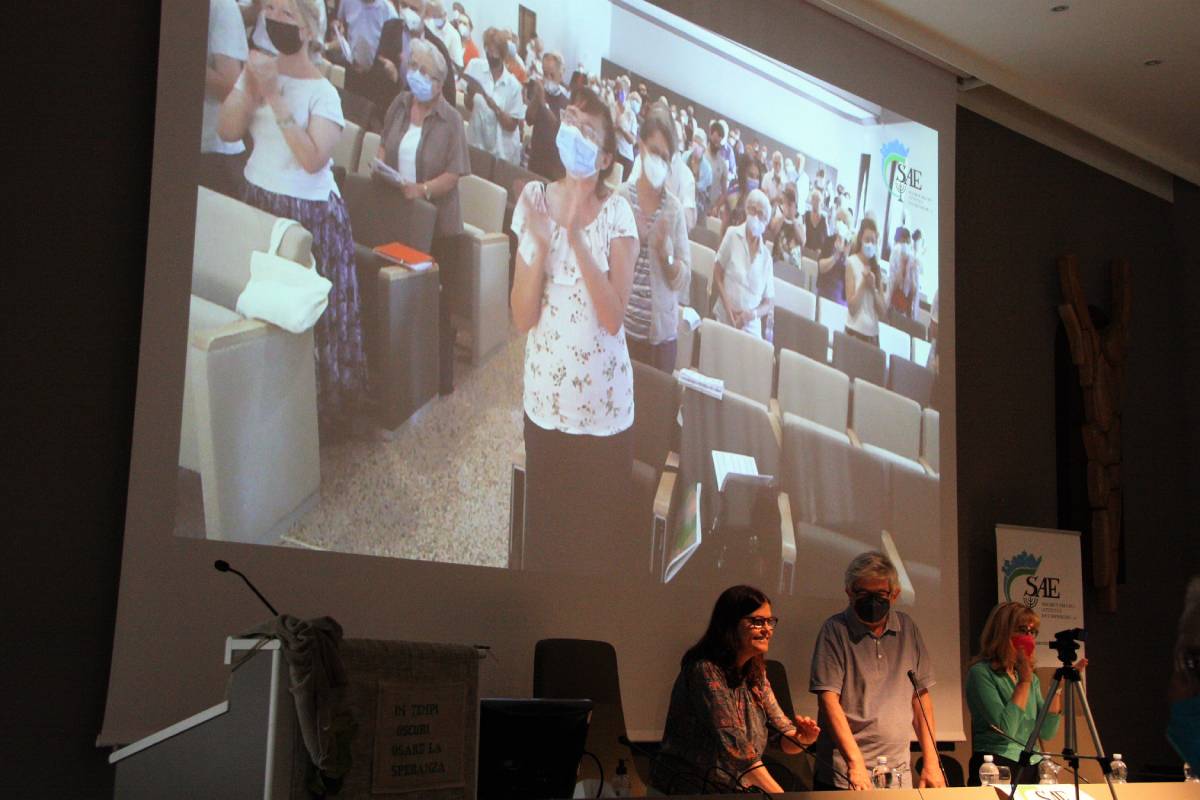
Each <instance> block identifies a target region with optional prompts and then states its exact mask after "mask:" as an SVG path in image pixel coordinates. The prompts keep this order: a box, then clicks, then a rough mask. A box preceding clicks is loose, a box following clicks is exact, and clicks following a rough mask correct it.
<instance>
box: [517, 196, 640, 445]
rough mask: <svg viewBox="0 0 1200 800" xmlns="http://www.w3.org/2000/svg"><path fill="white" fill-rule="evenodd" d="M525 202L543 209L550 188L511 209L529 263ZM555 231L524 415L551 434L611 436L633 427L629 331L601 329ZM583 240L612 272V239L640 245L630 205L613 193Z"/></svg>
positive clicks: (533, 336)
mask: <svg viewBox="0 0 1200 800" xmlns="http://www.w3.org/2000/svg"><path fill="white" fill-rule="evenodd" d="M525 195H528V198H526V197H525ZM526 200H528V201H530V202H531V204H532V206H533V207H534V208H539V209H545V208H546V187H545V184H542V183H538V182H534V181H530V182H529V183H528V184H526V186H525V190H524V192H523V196H522V198H521V200H520V201H518V202H517V204H516V207H515V208H514V209H513V218H512V231H513V233H514V234H515V235H516V237H517V250H518V252H519V253H521V255H522V257H524V258H525V259H526V261H527V262H528V261H530V260H532V256H533V247H534V244H533V239H532V235H526V233H525V208H526V206H525V201H526ZM550 230H551V234H550V237H551V240H550V252H549V253H548V254H547V255H546V261H545V269H546V273H547V274H546V282H545V288H544V289H543V291H542V310H541V315H540V316H539V317H538V323H537V325H536V326H534V327H533V328H532V329H531V330H530V331H529V336H528V338H527V339H526V341H525V413H526V414H527V415H528V416H529V418H530V419H531V420H533V421H534V423H536V424H537V425H538V426H539V427H541V428H544V429H546V430H559V431H562V432H564V433H572V434H589V435H592V436H612V435H614V434H617V433H620V432H621V431H624V430H625V429H627V428H628V427H629V426H631V425H632V424H633V369H632V367H631V366H630V363H629V350H628V349H627V348H626V346H625V328H624V326H622V327H621V328H620V329H619V330H617V332H616V333H615V334H610V333H608V332H607V331H606V330H604V328H603V327H602V326H601V325H600V321H599V319H598V318H597V316H596V307H595V305H594V304H593V302H592V297H591V295H590V294H589V293H588V289H587V285H586V284H585V283H584V281H583V276H582V275H581V274H580V272H579V266H578V264H576V261H575V256H574V255H573V254H572V252H571V248H570V245H569V244H568V242H567V232H566V230H565V229H563V228H561V227H560V226H559V225H558V224H557V223H556V222H554V221H553V220H551V222H550ZM583 233H584V237H585V239H586V240H587V243H588V247H589V249H590V250H591V252H592V256H593V258H594V259H595V261H596V264H597V266H599V268H600V269H601V270H602V271H604V272H608V256H609V251H610V249H611V245H612V241H613V239H619V238H622V237H625V236H628V237H631V238H632V239H633V240H634V241H635V242H636V241H637V238H638V233H637V223H636V222H635V221H634V218H633V211H632V209H630V207H629V202H628V201H627V200H626V199H625V198H623V197H621V196H620V195H618V194H616V193H613V194H610V195H609V196H608V198H607V199H606V200H605V201H604V205H603V206H601V208H600V213H599V214H597V215H596V219H595V220H593V221H592V223H591V224H590V225H588V226H587V227H585V228H584V231H583Z"/></svg>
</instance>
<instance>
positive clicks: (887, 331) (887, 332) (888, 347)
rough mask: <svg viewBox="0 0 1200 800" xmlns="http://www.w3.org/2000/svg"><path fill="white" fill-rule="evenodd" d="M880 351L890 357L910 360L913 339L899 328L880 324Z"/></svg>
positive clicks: (884, 323)
mask: <svg viewBox="0 0 1200 800" xmlns="http://www.w3.org/2000/svg"><path fill="white" fill-rule="evenodd" d="M879 349H880V350H882V351H883V352H885V353H887V354H888V355H889V356H900V357H901V358H909V357H910V356H911V355H912V337H911V336H909V335H908V334H907V333H905V332H904V331H902V330H900V329H899V328H894V327H892V326H891V325H889V324H887V323H886V322H880V323H879Z"/></svg>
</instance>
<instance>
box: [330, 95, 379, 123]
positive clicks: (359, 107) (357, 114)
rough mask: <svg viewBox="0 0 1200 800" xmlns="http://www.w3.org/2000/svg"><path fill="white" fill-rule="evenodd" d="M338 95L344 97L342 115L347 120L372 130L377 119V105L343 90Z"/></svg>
mask: <svg viewBox="0 0 1200 800" xmlns="http://www.w3.org/2000/svg"><path fill="white" fill-rule="evenodd" d="M338 94H340V95H341V97H342V114H343V115H344V116H345V117H346V119H348V120H351V121H352V122H355V123H357V124H358V125H360V126H362V127H363V128H366V129H368V130H370V128H371V123H372V121H373V120H374V119H375V104H374V103H372V102H371V101H370V100H368V99H367V98H365V97H363V96H361V95H357V94H354V93H353V92H347V91H345V90H342V91H340V92H338Z"/></svg>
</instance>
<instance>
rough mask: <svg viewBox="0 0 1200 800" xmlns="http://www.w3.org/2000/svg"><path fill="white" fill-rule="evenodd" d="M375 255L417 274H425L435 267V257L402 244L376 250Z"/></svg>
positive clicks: (391, 243)
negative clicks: (425, 271)
mask: <svg viewBox="0 0 1200 800" xmlns="http://www.w3.org/2000/svg"><path fill="white" fill-rule="evenodd" d="M375 254H376V255H378V256H382V257H383V258H386V259H387V260H388V261H391V262H392V263H393V264H399V265H400V266H402V267H405V268H406V269H411V270H413V271H415V272H423V271H424V270H427V269H429V268H430V267H432V266H433V256H431V255H429V254H428V253H422V252H421V251H420V250H417V249H416V248H413V247H409V246H408V245H406V244H401V243H400V242H389V243H387V244H381V245H379V246H378V247H376V248H375Z"/></svg>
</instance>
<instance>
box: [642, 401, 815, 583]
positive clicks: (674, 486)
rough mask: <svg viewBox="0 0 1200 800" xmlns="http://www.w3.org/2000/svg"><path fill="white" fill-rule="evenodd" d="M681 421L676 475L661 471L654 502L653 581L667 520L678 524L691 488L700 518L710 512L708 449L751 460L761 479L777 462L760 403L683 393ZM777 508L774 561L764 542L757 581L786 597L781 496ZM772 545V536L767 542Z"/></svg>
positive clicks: (792, 556) (787, 545)
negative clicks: (760, 579)
mask: <svg viewBox="0 0 1200 800" xmlns="http://www.w3.org/2000/svg"><path fill="white" fill-rule="evenodd" d="M682 416H683V428H682V431H681V434H680V452H679V458H678V463H679V471H678V473H677V474H676V473H672V472H671V471H664V472H663V474H662V478H661V479H660V482H659V491H658V493H657V495H656V497H655V509H654V516H655V528H654V530H655V538H654V539H653V541H652V542H651V558H652V563H653V565H654V573H655V576H656V577H659V578H660V579H661V576H662V575H663V569H664V567H665V566H666V564H665V552H666V551H665V547H666V541H667V537H668V536H669V535H674V533H675V532H674V531H673V530H669V529H668V527H667V523H668V521H670V522H671V523H672V524H675V523H676V522H677V521H678V518H679V513H678V512H679V509H680V505H681V504H682V502H683V499H684V497H685V496H686V495H687V493H688V490H689V488H691V487H694V486H695V485H696V484H697V483H700V484H702V485H703V489H702V491H701V497H702V505H703V506H704V513H705V514H711V513H713V511H714V510H715V508H716V506H715V503H714V502H713V501H714V499H715V498H716V497H717V496H718V493H717V487H716V484H715V476H714V472H713V467H712V451H713V450H723V451H726V452H731V453H740V454H743V455H748V456H752V457H753V458H754V460H755V462H756V464H757V466H758V471H759V473H760V474H763V475H774V476H778V475H779V470H780V463H781V462H780V447H781V442H782V434H781V430H780V426H779V421H778V419H777V418H776V417H775V415H773V414H772V413H771V412H770V411H768V410H767V407H766V406H765V405H764V404H762V403H758V402H756V401H754V400H751V399H749V398H747V397H745V396H743V395H740V394H737V393H736V392H732V391H730V390H728V389H726V391H725V393H724V396H723V397H722V398H721V399H717V398H714V397H709V396H708V395H704V394H701V393H699V392H696V391H692V390H688V389H685V390H684V392H683V411H682ZM705 498H707V499H705ZM778 504H779V514H780V530H779V540H778V542H777V546H778V548H779V552H778V561H776V560H775V552H774V550H773V549H770V543H769V544H768V550H767V551H764V556H765V557H766V558H769V559H770V560H771V561H770V563H769V564H767V565H765V566H764V568H763V569H764V572H763V575H762V576H761V577H763V578H765V579H767V580H769V581H770V583H771V584H772V585H773V586H778V588H779V590H780V591H782V592H785V593H788V594H790V593H791V592H792V588H793V573H794V570H795V565H796V547H795V538H794V536H793V535H792V530H791V518H792V512H791V508H790V507H789V505H788V497H787V494H786V493H784V492H780V494H779V498H778ZM772 533H773V532H772ZM774 542H775V540H774V539H773V537H772V539H771V543H774ZM709 552H710V553H711V551H709ZM776 565H777V566H776ZM685 569H686V567H685Z"/></svg>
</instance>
